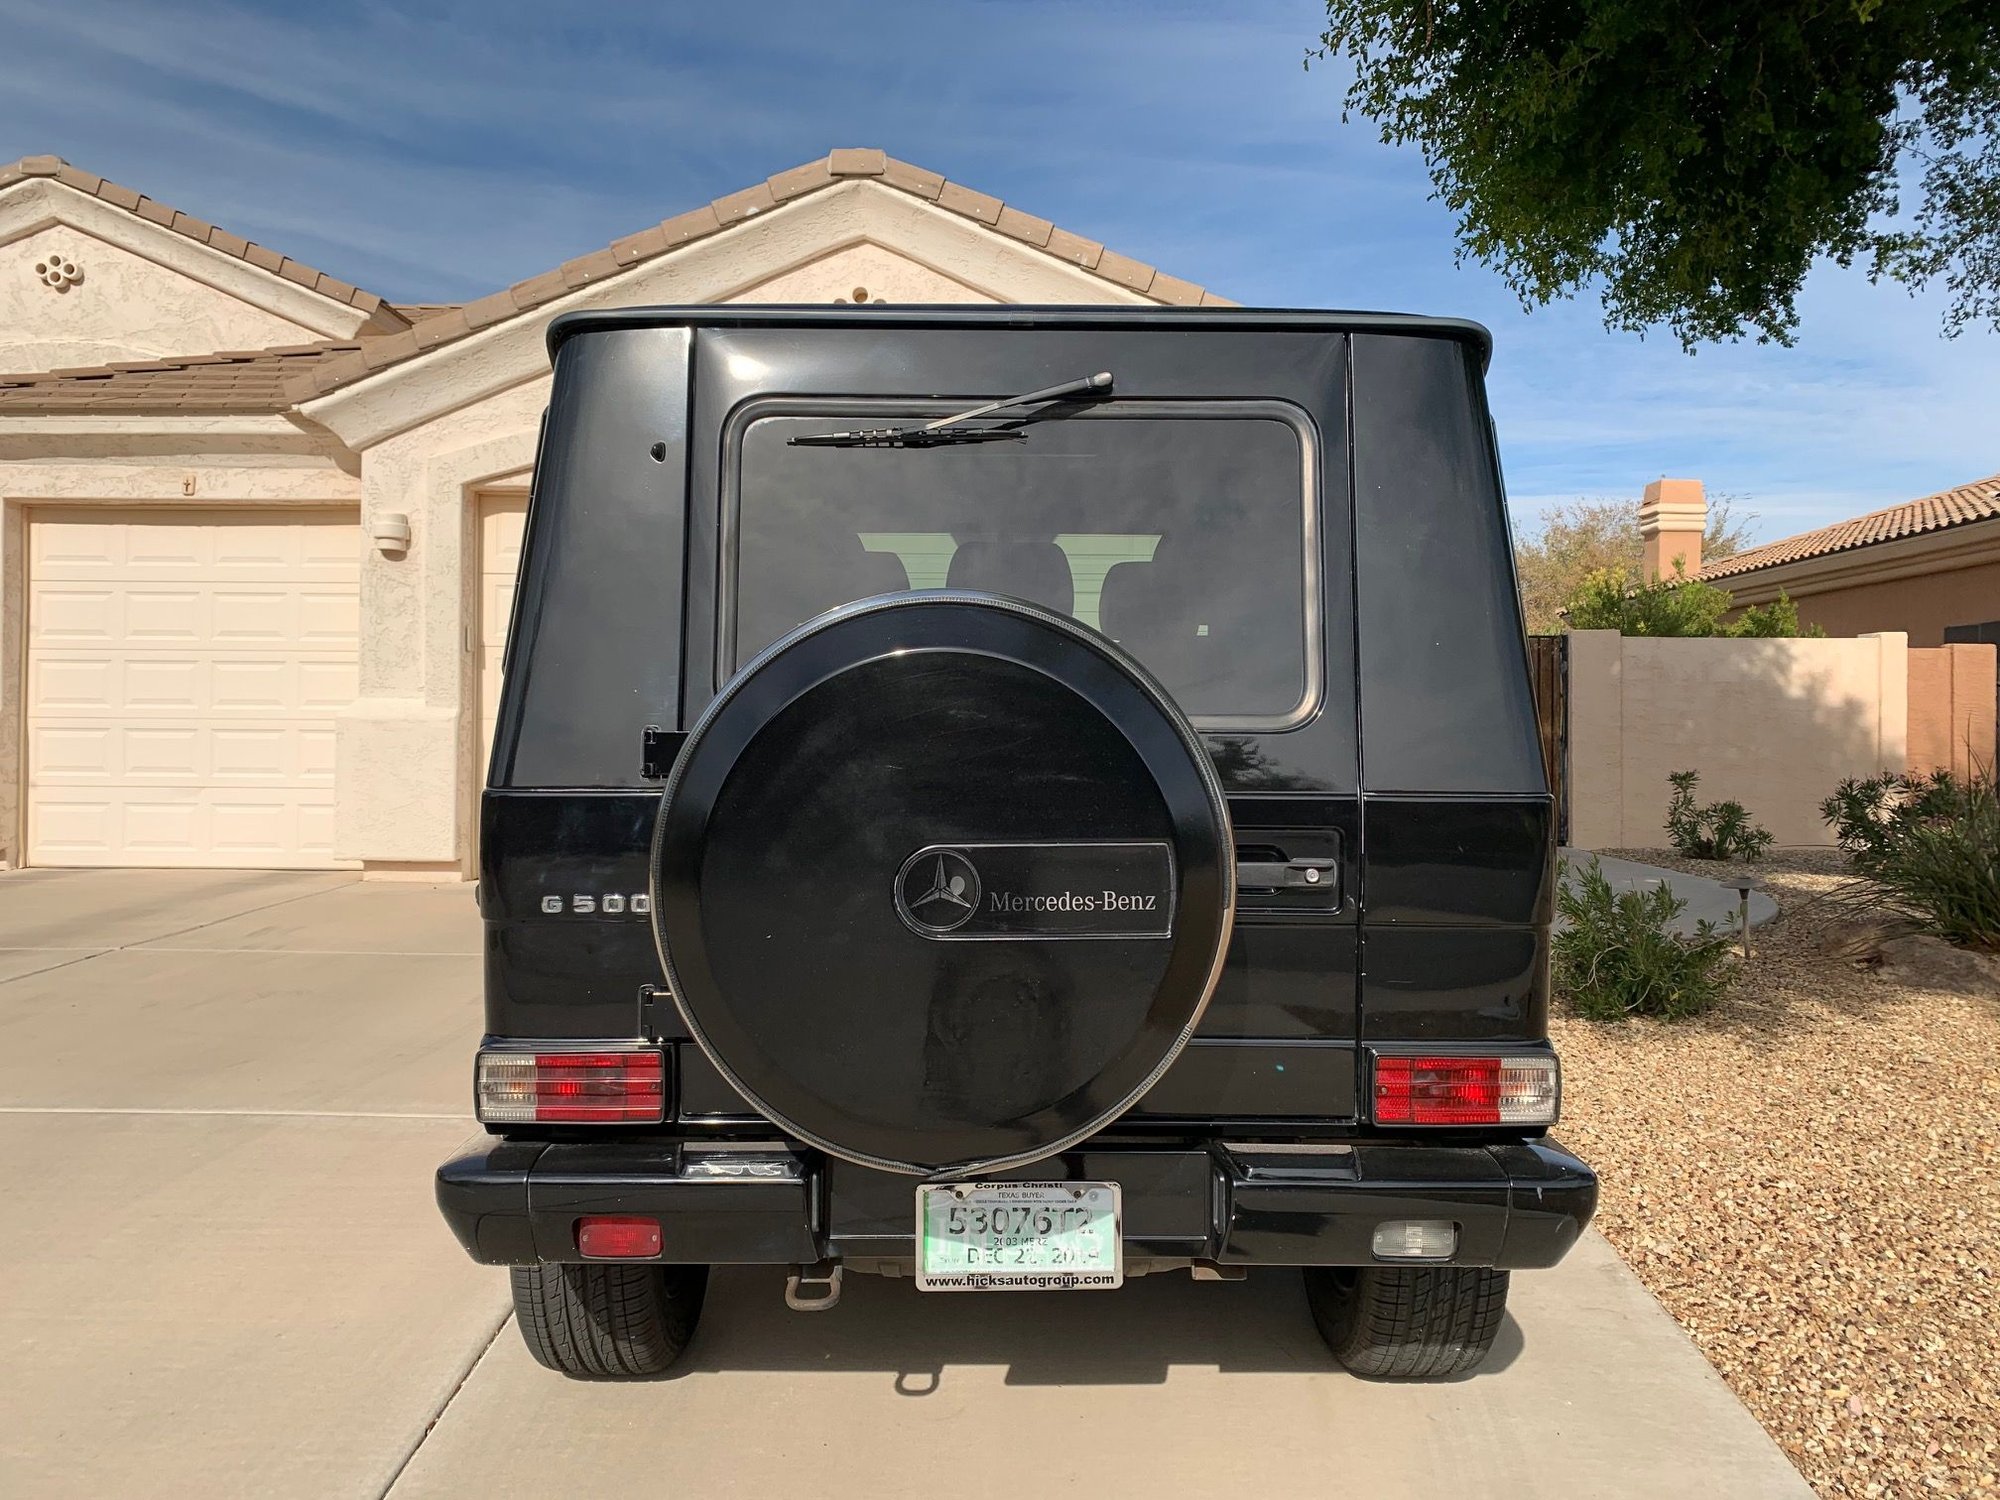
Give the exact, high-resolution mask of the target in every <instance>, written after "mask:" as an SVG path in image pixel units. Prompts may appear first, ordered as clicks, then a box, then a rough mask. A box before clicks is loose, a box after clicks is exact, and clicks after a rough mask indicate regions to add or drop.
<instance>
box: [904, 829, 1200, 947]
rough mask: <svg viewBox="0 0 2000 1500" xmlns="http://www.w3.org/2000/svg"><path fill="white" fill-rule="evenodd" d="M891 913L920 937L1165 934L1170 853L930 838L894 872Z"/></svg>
mask: <svg viewBox="0 0 2000 1500" xmlns="http://www.w3.org/2000/svg"><path fill="white" fill-rule="evenodd" d="M895 901H896V914H897V915H898V916H899V917H901V918H902V919H903V925H904V926H906V927H908V928H909V929H910V931H912V932H914V933H916V934H917V935H918V936H919V937H927V938H933V939H936V940H938V941H940V942H967V941H975V940H978V939H982V938H984V939H993V938H1113V937H1116V938H1163V937H1170V936H1172V934H1173V924H1174V852H1173V847H1172V846H1171V845H1170V844H1167V843H1164V842H1134V843H1074V844H1069V843H1064V844H932V845H930V846H928V847H927V848H923V849H919V850H917V852H916V853H914V854H912V855H911V856H910V857H909V858H908V859H906V860H905V861H904V862H903V867H902V869H900V870H898V871H897V872H896V886H895Z"/></svg>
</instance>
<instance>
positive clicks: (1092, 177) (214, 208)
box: [0, 0, 2000, 538]
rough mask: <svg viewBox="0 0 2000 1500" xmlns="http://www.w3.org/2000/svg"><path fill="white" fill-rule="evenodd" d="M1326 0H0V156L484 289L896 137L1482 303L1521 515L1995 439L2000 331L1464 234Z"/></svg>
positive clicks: (1838, 481)
mask: <svg viewBox="0 0 2000 1500" xmlns="http://www.w3.org/2000/svg"><path fill="white" fill-rule="evenodd" d="M1320 16H1321V12H1320V10H1319V9H1318V8H1317V7H1316V6H1315V5H1313V4H1312V3H1310V0H1260V3H1251V0H1207V3H1181V0H1150V3H1136V0H1101V3H1090V0H879V3H874V4H865V5H864V4H841V3H835V0H815V3H803V4H793V3H780V0H756V3H747V4H737V5H716V4H681V3H672V0H663V3H655V4H627V3H620V0H600V3H598V4H595V5H592V6H590V7H588V8H585V7H570V6H564V5H560V4H550V3H547V0H543V3H528V4H524V3H517V0H483V3H457V4H452V3H440V4H426V5H408V6H401V7H389V6H374V5H347V4H339V3H326V4H321V5H316V6H311V7H306V6H296V5H274V6H252V5H243V6H225V5H213V4H181V3H173V0H142V3H130V4H127V3H118V0H90V3H87V4H83V5H74V6H71V5H50V4H47V3H46V0H33V3H28V0H0V34H4V35H5V37H6V38H7V45H6V46H5V47H4V49H0V160H7V159H11V158H13V157H15V156H21V155H27V154H31V153H38V152H53V153H55V154H57V155H60V156H64V157H67V158H68V159H69V160H71V161H73V162H76V163H77V164H78V165H80V166H84V167H86V168H88V169H89V170H91V171H94V172H98V173H101V174H103V175H104V176H106V177H109V178H112V179H113V180H115V181H118V182H122V183H124V184H126V185H127V186H130V187H134V188H137V189H139V190H140V191H142V192H145V193H148V194H150V195H152V196H154V197H157V198H159V199H160V200H162V201H164V202H167V203H171V204H173V205H174V206H175V207H177V208H183V209H186V210H187V211H188V212H190V213H193V214H197V215H199V216H201V217H203V218H206V219H209V220H212V221H214V222H216V223H220V224H223V225H225V226H227V227H228V228H230V229H232V230H234V231H235V232H237V233H239V234H243V235H246V236H248V237H249V238H251V239H255V240H259V241H262V242H264V243H266V244H269V245H271V246H273V247H275V248H277V249H280V250H282V251H284V252H286V253H288V254H291V255H295V256H297V257H298V258H299V259H301V260H304V261H306V262H308V263H311V264H313V265H317V266H319V267H320V268H322V269H324V270H328V271H331V272H333V273H334V274H336V275H338V276H342V277H344V278H346V279H348V280H351V281H354V282H356V283H358V284H360V285H363V286H366V287H368V288H369V289H370V290H372V291H377V292H380V293H382V294H383V295H385V296H389V297H393V298H402V299H408V300H449V299H457V298H464V297H472V296H477V295H479V294H481V293H483V292H486V291H490V290H493V289H494V288H496V287H498V286H501V285H504V284H506V283H508V282H511V281H514V280H517V279H519V278H521V277H525V276H529V275H532V274H534V273H536V272H538V271H542V270H546V269H547V268H548V267H550V266H552V265H555V264H556V263H557V262H559V261H561V260H564V259H566V258H568V257H569V256H572V255H575V254H577V253H579V252H581V251H584V250H588V249H593V248H596V247H597V246H600V245H603V244H605V243H608V242H609V241H610V240H612V239H614V238H616V237H617V236H619V235H621V234H625V233H629V232H630V231H632V230H634V229H637V228H640V227H642V226H644V225H646V224H649V223H652V222H654V221H656V220H658V219H661V218H664V217H667V216H669V215H671V214H674V213H677V212H680V211H681V210H683V209H685V208H689V207H692V206H694V205H696V204H698V203H701V202H704V201H706V200H707V199H709V198H712V197H715V196H718V195H720V194H723V193H727V192H732V191H734V190H736V189H738V188H740V187H744V186H747V185H749V184H750V183H752V182H755V181H758V180H760V179H762V178H764V177H766V176H768V175H770V174H771V173H773V172H776V171H779V170H781V169H783V168H785V167H789V166H793V165H796V164H797V163H799V162H802V161H806V160H810V159H811V158H814V157H817V156H820V155H823V154H824V153H825V152H826V151H827V149H828V148H829V147H832V146H845V145H860V146H881V147H883V148H885V149H887V150H888V151H889V152H890V153H891V154H892V155H896V156H900V157H903V158H904V159H905V160H909V161H914V162H917V163H919V164H920V165H923V166H926V167H929V168H931V169H933V170H935V171H939V172H942V173H944V174H945V175H946V176H948V177H950V178H953V179H954V180H957V181H960V182H963V183H966V184H968V185H969V186H972V187H975V188H977V189H979V190H981V191H984V192H988V193H992V194H995V195H997V196H999V197H1001V198H1004V199H1006V200H1007V201H1009V202H1011V203H1014V204H1017V205H1018V206H1020V207H1022V208H1023V209H1026V210H1027V211H1028V212H1031V213H1035V214H1039V215H1041V216H1042V217H1044V218H1048V219H1053V220H1054V221H1055V222H1056V223H1058V224H1060V225H1062V226H1064V227H1065V228H1068V229H1073V230H1076V231H1077V232H1079V233H1082V234H1086V235H1089V236H1091V237H1093V238H1096V239H1100V240H1102V241H1104V242H1105V243H1106V244H1108V245H1110V246H1112V247H1113V248H1114V249H1117V250H1120V251H1122V252H1124V253H1125V254H1128V255H1133V256H1136V257H1138V258H1139V259H1142V260H1147V261H1151V262H1153V263H1154V264H1156V265H1158V266H1160V267H1161V268H1163V269H1165V270H1167V271H1171V272H1172V273H1174V274H1175V275H1177V276H1182V277H1186V278H1188V279H1190V280H1193V281H1198V282H1201V283H1203V284H1204V285H1206V286H1209V287H1212V288H1214V289H1215V290H1217V291H1219V292H1221V293H1223V294H1225V295H1228V296H1231V297H1234V298H1236V299H1238V300H1239V301H1243V302H1249V303H1261V304H1268V305H1282V306H1305V307H1350V308H1357V307H1358V308H1387V309H1393V310H1397V311H1412V312H1426V313H1440V314H1453V315H1459V316H1469V317H1474V318H1478V319H1480V320H1481V321H1483V322H1485V323H1486V324H1487V325H1488V326H1490V327H1491V328H1492V329H1493V331H1494V335H1495V339H1496V346H1497V347H1496V354H1495V358H1494V363H1493V370H1492V376H1491V382H1492V391H1493V399H1494V405H1495V408H1496V413H1497V415H1498V418H1499V422H1500V429H1501V441H1502V445H1503V452H1504V454H1505V458H1506V464H1507V472H1508V481H1509V486H1510V490H1511V492H1512V496H1513V502H1514V506H1515V510H1516V513H1517V518H1518V520H1519V521H1520V522H1521V523H1522V524H1524V525H1526V526H1530V527H1532V525H1533V523H1534V517H1535V515H1536V514H1537V512H1538V511H1539V510H1540V509H1541V508H1542V507H1543V506H1545V505H1547V504H1549V503H1552V502H1555V501H1560V500H1564V499H1569V498H1575V497H1579V496H1585V497H1599V496H1635V495H1636V494H1637V492H1638V490H1639V489H1640V487H1641V486H1642V485H1643V484H1644V483H1645V481H1646V480H1648V479H1650V478H1653V477H1656V476H1658V475H1660V474H1663V473H1666V474H1675V475H1692V476H1695V477H1698V478H1701V479H1703V480H1705V481H1707V483H1708V486H1709V488H1710V490H1711V492H1719V493H1724V494H1728V495H1732V496H1734V497H1737V503H1738V508H1739V509H1741V510H1748V511H1751V512H1754V513H1755V514H1756V516H1757V518H1758V519H1757V521H1756V524H1755V531H1756V533H1757V535H1758V536H1760V537H1763V538H1769V537H1776V536H1781V535H1785V534H1788V533H1791V532H1794V531H1799V530H1804V529H1807V528H1809V527H1812V526H1816V525H1821V524H1824V523H1826V522H1828V521H1833V520H1838V519H1840V518H1842V517H1844V516H1848V515H1853V514H1856V513H1859V512H1861V511H1864V510H1870V509H1874V508H1876V507H1879V506H1882V505H1889V504H1894V503H1896V502H1897V501H1900V500H1903V499H1907V498H1910V497H1912V496H1915V495H1919V494H1925V493H1928V492H1930V491H1933V490H1937V489H1941V488H1945V487H1948V486H1950V485H1953V484H1958V483H1962V482H1964V481H1966V480H1969V479H1974V478H1978V477H1981V476H1984V475H1987V474H1991V473H1993V472H1994V471H1996V470H2000V417H1996V412H2000V336H1996V335H1995V334H1993V333H1990V332H1978V331H1974V332H1968V333H1967V334H1965V335H1964V336H1962V337H1961V338H1959V339H1957V340H1956V341H1947V340H1945V339H1943V338H1942V337H1940V335H1939V332H1938V329H1939V316H1940V310H1941V306H1940V302H1939V300H1938V299H1937V298H1936V297H1934V296H1922V297H1914V298H1913V297H1911V296H1910V295H1909V294H1908V293H1906V292H1905V291H1904V290H1902V289H1901V288H1898V287H1892V286H1882V287H1871V286H1870V285H1869V284H1868V282H1867V280H1866V278H1865V277H1863V276H1861V275H1860V274H1858V273H1855V272H1843V271H1840V270H1839V269H1838V268H1835V267H1831V266H1828V267H1824V268H1822V269H1820V270H1819V271H1816V272H1815V273H1814V275H1813V277H1812V280H1811V281H1810V283H1809V284H1808V288H1807V292H1806V296H1805V298H1804V300H1803V303H1802V311H1803V314H1804V324H1805V328H1804V335H1803V337H1802V338H1801V340H1800V342H1799V344H1798V346H1797V347H1795V348H1792V349H1781V348H1776V347H1760V346H1758V345H1756V344H1754V343H1745V344H1739V345H1729V346H1721V347H1711V348H1706V349H1703V350H1702V351H1701V352H1700V353H1698V354H1696V355H1694V356H1689V355H1687V354H1684V353H1683V352H1682V351H1681V349H1680V346H1679V345H1678V343H1676V342H1675V340H1674V339H1673V338H1671V337H1670V336H1668V335H1666V334H1665V333H1655V334H1653V335H1651V336H1649V337H1646V338H1644V339H1641V338H1638V337H1635V336H1632V335H1628V334H1613V333H1608V332H1606V331H1605V330H1604V328H1603V327H1602V322H1601V318H1600V315H1599V312H1598V309H1597V306H1596V304H1595V302H1594V301H1592V300H1588V299H1586V300H1583V301H1579V302H1575V303H1571V304H1566V305H1558V306H1556V307H1553V308H1547V309H1541V310H1537V311H1535V312H1532V313H1529V312H1524V311H1523V310H1522V309H1521V308H1520V307H1519V305H1518V304H1517V303H1516V302H1515V300H1514V299H1513V297H1512V296H1511V295H1510V294H1509V293H1508V292H1507V291H1506V289H1505V288H1504V287H1503V286H1502V285H1501V284H1500V282H1499V279H1498V278H1497V277H1496V276H1495V275H1493V274H1492V273H1491V272H1489V271H1487V270H1485V269H1483V268H1481V267H1478V266H1463V267H1462V266H1459V265H1457V264H1455V262H1454V254H1453V237H1452V226H1451V222H1450V218H1449V216H1448V215H1447V214H1446V213H1445V211H1444V210H1443V209H1442V208H1441V207H1440V206H1439V205H1438V204H1436V203H1433V202H1431V201H1429V194H1430V185H1429V179H1428V177H1427V175H1426V173H1425V171H1424V166H1423V162H1422V160H1421V158H1420V157H1419V156H1418V155H1417V154H1415V153H1414V152H1411V151H1407V150H1391V149H1390V148H1387V147H1384V146H1382V145H1381V144H1380V143H1379V142H1378V141H1377V140H1376V137H1375V132H1374V129H1373V128H1372V127H1371V126H1370V125H1368V124H1367V123H1366V122H1360V123H1356V124H1352V125H1343V124H1342V123H1341V119H1340V95H1341V92H1342V83H1343V78H1344V73H1343V70H1342V69H1341V68H1339V67H1338V66H1337V65H1326V64H1321V65H1317V66H1316V67H1315V68H1314V69H1313V70H1312V71H1311V72H1308V71H1306V70H1305V69H1304V68H1303V67H1302V66H1301V58H1302V56H1303V54H1304V51H1305V49H1306V47H1307V46H1308V45H1309V44H1310V43H1311V42H1312V40H1313V38H1314V36H1315V35H1316V33H1317V31H1318V29H1319V26H1318V22H1319V20H1320Z"/></svg>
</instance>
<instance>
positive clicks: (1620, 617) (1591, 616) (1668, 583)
mask: <svg viewBox="0 0 2000 1500" xmlns="http://www.w3.org/2000/svg"><path fill="white" fill-rule="evenodd" d="M1732 607H1733V606H1732V602H1731V598H1730V594H1729V591H1728V590H1727V589H1719V588H1717V587H1716V586H1715V585H1714V584H1712V583H1704V582H1702V580H1701V579H1699V578H1690V577H1688V576H1687V567H1686V565H1685V564H1684V563H1681V562H1679V561H1676V562H1675V563H1674V576H1673V577H1672V578H1660V577H1655V578H1653V579H1652V580H1651V581H1650V582H1645V583H1642V582H1640V581H1638V580H1637V579H1635V578H1634V577H1633V576H1632V574H1631V573H1630V572H1629V571H1627V570H1626V569H1625V568H1622V567H1618V568H1600V569H1598V570H1597V571H1596V572H1594V573H1592V574H1590V575H1589V576H1588V577H1587V578H1585V579H1584V581H1583V582H1582V583H1581V584H1579V585H1578V586H1577V589H1576V592H1574V593H1573V594H1571V595H1570V597H1569V602H1568V603H1567V604H1566V605H1565V606H1564V607H1563V612H1562V613H1563V620H1564V623H1565V624H1567V625H1568V626H1569V628H1570V629H1571V630H1615V631H1617V632H1618V633H1619V634H1620V635H1650V636H1737V637H1748V636H1760V637H1769V636H1808V637H1820V636H1824V635H1825V634H1826V632H1825V631H1824V630H1822V629H1820V627H1819V626H1817V625H1803V626H1802V625H1800V624H1799V607H1798V605H1796V604H1794V603H1793V602H1792V601H1791V599H1790V598H1789V597H1788V596H1787V595H1785V594H1783V593H1780V594H1779V595H1778V597H1777V598H1776V599H1773V600H1772V601H1771V602H1770V603H1769V604H1760V605H1753V606H1752V607H1751V608H1749V609H1746V610H1744V611H1743V613H1742V615H1741V616H1740V617H1739V618H1737V619H1735V620H1731V621H1728V622H1725V621H1724V620H1723V618H1722V617H1723V616H1724V615H1726V614H1728V613H1729V611H1730V609H1731V608H1732Z"/></svg>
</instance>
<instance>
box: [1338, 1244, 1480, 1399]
mask: <svg viewBox="0 0 2000 1500" xmlns="http://www.w3.org/2000/svg"><path fill="white" fill-rule="evenodd" d="M1507 1274H1508V1273H1507V1272H1505V1271H1495V1270H1490V1269H1487V1268H1486V1267H1483V1266H1354V1267H1321V1266H1313V1267H1309V1268H1308V1269H1307V1271H1306V1299H1307V1301H1308V1302H1310V1303H1311V1305H1312V1315H1313V1322H1315V1323H1317V1324H1318V1325H1319V1331H1320V1336H1321V1337H1322V1338H1324V1339H1325V1340H1326V1344H1327V1347H1328V1348H1329V1349H1331V1350H1332V1351H1333V1357H1334V1358H1335V1359H1337V1360H1339V1361H1340V1362H1341V1363H1342V1364H1343V1365H1345V1366H1347V1368H1348V1369H1350V1370H1352V1371H1353V1372H1354V1373H1355V1374H1357V1375H1372V1376H1376V1377H1378V1378H1382V1379H1389V1380H1436V1379H1440V1378H1442V1377H1444V1376H1447V1375H1463V1374H1464V1373H1465V1372H1466V1371H1468V1370H1471V1369H1475V1368H1477V1366H1478V1365H1479V1363H1480V1361H1481V1360H1483V1359H1485V1358H1486V1355H1487V1351H1488V1350H1490V1349H1491V1348H1492V1347H1493V1339H1494V1336H1495V1335H1496V1334H1498V1333H1499V1331H1500V1320H1501V1318H1502V1317H1503V1316H1505V1314H1506V1311H1507Z"/></svg>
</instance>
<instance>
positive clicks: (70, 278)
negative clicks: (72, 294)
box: [35, 255, 83, 292]
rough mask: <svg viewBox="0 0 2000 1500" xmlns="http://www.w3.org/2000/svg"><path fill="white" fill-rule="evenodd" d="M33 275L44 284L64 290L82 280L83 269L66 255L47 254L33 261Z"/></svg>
mask: <svg viewBox="0 0 2000 1500" xmlns="http://www.w3.org/2000/svg"><path fill="white" fill-rule="evenodd" d="M35 275H36V277H38V278H39V279H40V280H41V282H42V284H43V285H44V286H51V287H54V288H55V289H56V290H57V291H59V292H66V291H68V290H69V289H70V288H71V287H73V286H75V285H76V284H77V283H78V282H79V281H81V280H83V269H82V267H80V266H78V265H77V263H76V262H75V261H73V260H71V259H70V258H69V257H68V256H67V255H48V256H44V257H43V258H42V259H40V260H38V261H36V262H35Z"/></svg>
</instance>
